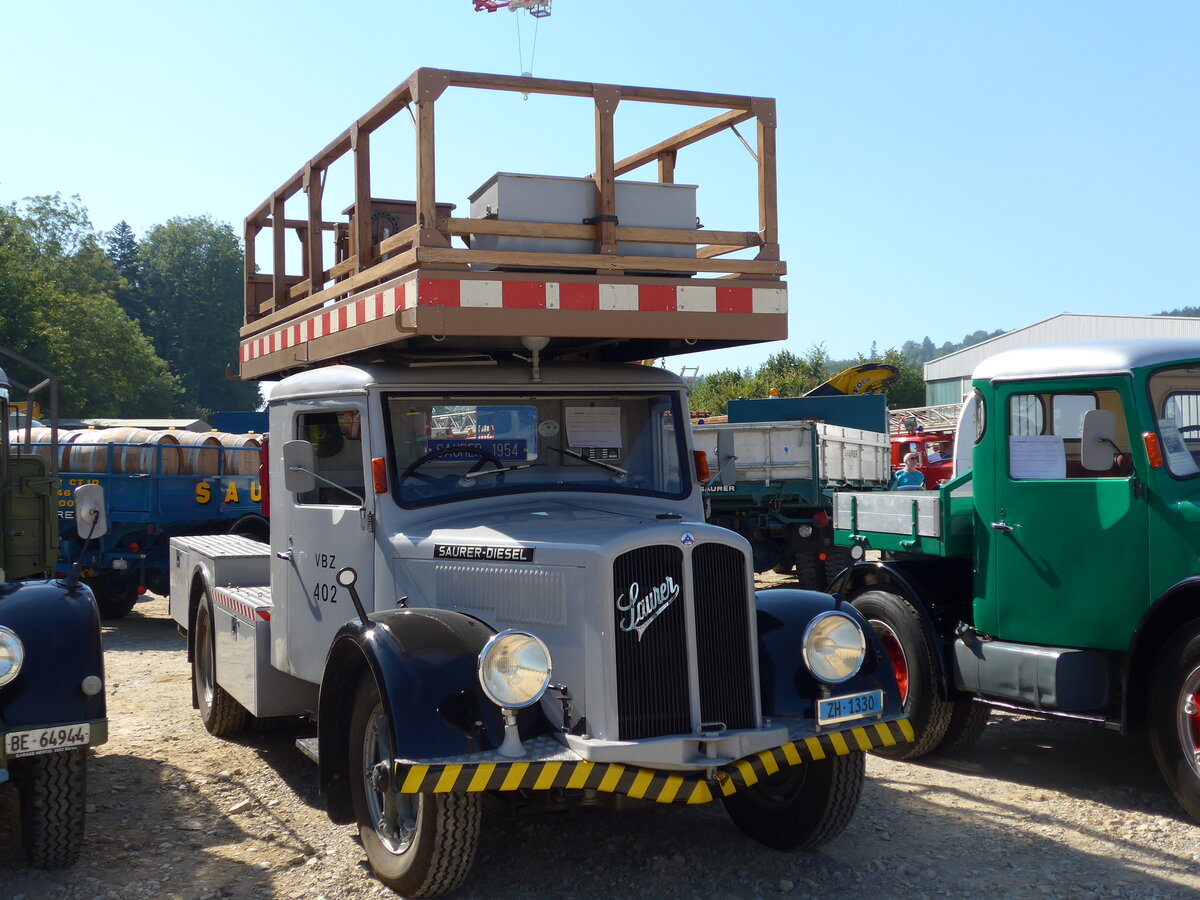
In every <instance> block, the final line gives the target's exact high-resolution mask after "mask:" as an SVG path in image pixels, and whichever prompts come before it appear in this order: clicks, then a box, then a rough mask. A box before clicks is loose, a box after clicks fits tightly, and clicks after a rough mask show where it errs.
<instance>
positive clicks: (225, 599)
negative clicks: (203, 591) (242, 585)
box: [213, 588, 271, 623]
mask: <svg viewBox="0 0 1200 900" xmlns="http://www.w3.org/2000/svg"><path fill="white" fill-rule="evenodd" d="M213 601H214V602H215V603H216V604H217V606H220V607H221V608H222V609H224V610H225V611H226V612H228V613H232V614H233V615H235V616H238V617H239V618H241V619H242V620H244V621H246V622H250V623H253V622H254V618H255V616H256V615H257V616H258V618H260V619H263V620H264V621H268V622H269V621H270V620H271V609H270V607H262V606H255V605H253V604H251V603H247V602H246V601H245V600H243V599H242V598H241V597H238V596H237V595H236V594H232V593H230V592H229V591H227V590H225V589H224V588H216V589H214V590H213Z"/></svg>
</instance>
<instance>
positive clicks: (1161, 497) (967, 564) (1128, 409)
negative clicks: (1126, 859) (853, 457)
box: [835, 340, 1200, 818]
mask: <svg viewBox="0 0 1200 900" xmlns="http://www.w3.org/2000/svg"><path fill="white" fill-rule="evenodd" d="M973 381H974V392H973V395H972V396H971V397H970V399H969V400H968V403H967V408H966V409H965V410H964V416H963V421H964V422H970V423H973V429H972V433H971V434H968V435H963V434H960V435H959V442H960V446H962V445H964V444H968V443H969V456H970V468H969V469H968V470H966V471H963V472H962V474H959V475H958V476H956V477H955V478H954V479H953V480H952V481H950V482H948V483H947V484H946V485H944V486H943V487H942V488H941V489H940V490H939V491H938V492H937V493H936V494H933V493H931V494H930V495H929V496H927V497H908V496H892V497H883V498H868V497H865V496H861V495H860V496H858V497H853V498H850V497H848V498H846V500H845V502H844V505H843V506H842V507H841V508H840V509H839V511H838V513H837V516H836V521H835V526H836V527H837V529H838V535H839V540H841V541H843V542H845V543H848V544H851V545H853V546H855V547H857V548H859V549H860V550H862V549H867V548H873V549H877V550H881V551H884V552H885V553H886V554H888V555H890V556H892V557H893V558H891V559H889V560H885V561H884V562H881V563H878V564H874V565H872V564H866V565H861V566H857V567H855V569H854V570H852V571H851V572H849V573H847V575H846V576H845V578H844V579H843V580H842V583H841V584H840V587H841V589H842V590H843V591H845V592H846V593H847V594H848V595H849V596H850V597H851V598H852V599H853V602H854V603H855V604H856V605H857V606H858V607H859V608H860V609H862V610H864V611H865V613H866V614H867V615H868V618H871V619H873V621H874V622H875V623H877V624H878V630H880V632H881V634H883V635H884V640H885V644H886V645H888V646H889V647H890V648H891V655H892V657H893V662H894V663H895V665H896V667H897V671H898V673H901V674H902V676H903V677H905V678H907V681H908V683H909V685H910V689H909V698H910V708H911V709H913V710H916V708H917V707H918V706H919V707H920V711H919V714H917V715H914V720H915V724H916V728H917V732H918V740H917V742H916V744H914V745H913V746H914V748H916V750H917V751H922V750H924V751H928V750H931V749H934V748H936V747H937V746H938V745H939V743H940V742H942V741H944V740H945V739H946V734H947V728H948V723H949V722H951V721H953V720H954V717H955V716H958V718H959V720H960V721H966V719H967V718H972V719H974V720H975V721H976V722H978V721H979V720H980V718H981V715H982V713H981V710H985V709H986V706H980V705H979V704H978V703H974V704H973V703H972V702H971V701H972V700H975V701H981V702H982V703H983V704H990V705H992V706H1009V707H1014V708H1018V709H1022V710H1029V711H1034V712H1040V713H1044V714H1046V715H1050V716H1055V715H1061V716H1070V717H1075V718H1080V717H1082V718H1086V719H1090V720H1093V721H1096V722H1098V723H1103V724H1108V725H1110V726H1112V727H1115V728H1120V729H1121V730H1123V731H1127V732H1148V733H1149V736H1150V740H1151V743H1152V745H1153V747H1154V751H1155V754H1156V757H1157V760H1158V763H1159V767H1160V769H1161V771H1162V774H1163V777H1164V779H1165V780H1166V781H1167V783H1168V784H1169V785H1170V787H1171V789H1172V791H1173V792H1174V793H1175V795H1176V797H1177V798H1178V799H1179V801H1180V803H1181V804H1182V805H1183V807H1184V808H1185V809H1187V811H1188V812H1189V813H1191V814H1192V815H1193V816H1195V817H1197V818H1200V717H1198V714H1197V711H1196V710H1197V703H1198V702H1200V593H1197V590H1196V584H1197V580H1198V578H1200V567H1198V565H1197V559H1198V557H1200V530H1198V529H1197V523H1200V515H1197V514H1196V510H1197V509H1198V508H1200V507H1198V506H1197V502H1198V501H1200V465H1198V463H1197V460H1198V459H1200V348H1198V347H1197V346H1196V344H1195V343H1194V342H1187V341H1170V340H1159V341H1123V342H1103V343H1101V342H1097V343H1080V344H1074V345H1060V346H1051V347H1031V348H1025V349H1022V350H1018V351H1012V352H1009V353H1004V354H999V355H997V356H995V357H993V358H991V359H989V360H987V361H986V362H984V363H983V364H981V365H980V366H979V368H978V369H977V370H976V371H975V373H974V378H973ZM960 463H961V460H960ZM914 623H915V625H917V626H920V627H919V628H918V627H911V626H913V625H914ZM912 704H916V706H912ZM978 727H982V725H981V724H980V725H979V726H978ZM967 730H968V731H970V732H974V733H976V734H977V730H978V729H977V728H976V727H975V726H974V725H973V726H971V727H970V728H968V729H967ZM951 736H952V737H953V736H954V734H953V732H951Z"/></svg>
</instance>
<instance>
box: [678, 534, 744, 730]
mask: <svg viewBox="0 0 1200 900" xmlns="http://www.w3.org/2000/svg"><path fill="white" fill-rule="evenodd" d="M745 565H746V561H745V557H743V556H742V554H741V553H739V552H738V551H737V550H735V549H734V548H733V547H726V546H724V545H723V544H700V545H698V546H697V547H696V549H695V550H694V551H693V553H692V572H693V584H694V594H695V601H694V603H695V609H696V654H697V658H698V659H699V661H700V666H699V669H700V718H701V720H702V721H703V722H724V723H725V724H726V725H727V726H728V727H730V728H752V727H753V726H754V725H755V723H756V722H757V721H758V716H757V714H756V710H755V709H754V684H753V681H752V679H753V678H754V671H753V659H754V658H753V656H752V655H751V653H750V618H749V616H748V615H747V608H746V607H747V605H746V572H745Z"/></svg>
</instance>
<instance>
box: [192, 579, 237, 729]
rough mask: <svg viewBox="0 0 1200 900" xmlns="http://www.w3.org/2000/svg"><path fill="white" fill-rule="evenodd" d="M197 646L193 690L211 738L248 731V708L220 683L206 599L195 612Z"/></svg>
mask: <svg viewBox="0 0 1200 900" xmlns="http://www.w3.org/2000/svg"><path fill="white" fill-rule="evenodd" d="M195 632H196V643H195V646H194V647H193V648H192V690H193V691H195V693H196V701H197V702H198V703H199V706H200V718H201V719H202V720H203V721H204V727H205V728H206V729H207V730H208V733H209V734H213V735H216V736H217V737H230V736H232V735H235V734H238V733H239V732H240V731H241V730H242V729H243V728H245V727H246V716H247V713H246V708H245V707H244V706H242V705H241V704H240V703H238V702H237V701H236V700H234V699H233V698H232V697H231V696H229V693H228V692H227V691H226V690H225V688H223V687H221V685H219V684H218V683H217V639H216V635H215V634H214V633H213V610H212V601H211V600H209V599H208V598H205V599H203V600H201V601H200V606H199V608H198V609H197V610H196V628H195Z"/></svg>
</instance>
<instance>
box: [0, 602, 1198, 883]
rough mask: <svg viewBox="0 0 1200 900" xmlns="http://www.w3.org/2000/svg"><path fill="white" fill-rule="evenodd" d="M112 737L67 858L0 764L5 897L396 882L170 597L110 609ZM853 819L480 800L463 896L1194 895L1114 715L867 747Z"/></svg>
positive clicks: (1192, 852)
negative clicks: (876, 753) (337, 818)
mask: <svg viewBox="0 0 1200 900" xmlns="http://www.w3.org/2000/svg"><path fill="white" fill-rule="evenodd" d="M105 647H106V661H107V677H108V698H109V716H110V724H111V730H110V740H109V743H107V744H105V745H104V746H102V747H100V748H98V749H97V750H96V751H95V753H94V755H93V757H92V760H91V764H90V768H89V779H90V787H89V816H88V834H87V839H86V844H85V846H84V849H83V856H82V858H81V860H80V862H79V863H78V865H76V866H75V867H74V868H73V869H69V870H63V871H54V872H39V871H36V870H31V869H29V868H27V867H26V866H25V865H24V863H23V861H22V859H21V856H20V851H19V843H20V842H19V835H18V834H17V828H18V826H17V824H16V797H15V791H14V790H13V789H12V786H11V785H0V898H5V900H42V898H81V900H118V898H119V900H126V898H141V897H154V898H159V897H162V898H184V900H207V898H212V900H216V898H255V897H282V898H297V900H299V898H305V900H310V898H311V900H320V898H324V900H343V898H369V897H394V896H395V895H394V894H392V893H391V892H390V891H388V890H387V889H385V888H383V887H382V886H381V885H379V884H378V883H377V882H375V881H374V880H373V879H372V878H371V876H370V873H369V871H368V870H367V868H366V864H365V857H364V855H363V852H362V849H361V847H360V846H359V845H358V842H357V837H356V834H355V829H353V828H352V827H346V826H334V825H331V824H330V822H329V820H328V818H327V817H326V816H325V813H324V811H323V807H322V803H321V798H320V797H319V796H318V795H317V793H316V790H315V788H314V782H315V775H316V769H315V767H314V766H313V765H312V764H311V763H309V762H308V761H307V760H306V759H305V758H304V757H302V756H301V755H300V754H299V753H298V752H297V751H296V750H295V749H294V747H293V741H294V739H295V737H296V735H297V731H296V729H295V728H294V727H292V726H287V727H279V726H273V727H270V728H260V729H259V730H258V731H256V732H253V733H251V734H249V735H247V736H246V737H244V738H242V739H239V740H237V741H224V740H220V739H217V738H213V737H211V736H209V735H208V734H207V733H206V732H205V731H204V729H203V727H202V725H201V724H200V719H199V715H198V714H197V713H196V712H195V711H194V710H193V709H192V708H191V703H190V689H189V681H188V674H189V673H188V665H187V661H186V657H185V653H184V642H183V640H182V639H181V638H180V637H179V636H178V634H177V633H176V631H175V626H174V623H173V622H171V620H170V618H169V616H168V614H167V608H166V601H165V600H162V599H151V600H150V601H149V602H144V603H142V604H139V606H138V607H137V608H136V609H135V611H134V612H133V613H132V614H131V615H130V616H129V617H128V618H127V619H124V620H122V621H120V622H118V623H115V624H114V625H112V626H110V627H106V628H105ZM868 776H869V777H868V781H867V785H866V788H865V791H864V794H863V799H862V803H861V805H860V806H859V809H858V813H857V814H856V816H855V818H854V821H853V822H852V823H851V825H850V827H849V829H848V830H847V831H846V833H845V834H843V835H842V836H841V837H840V838H839V839H837V840H836V841H834V842H833V843H832V844H831V845H829V846H827V847H825V848H823V849H822V850H820V851H818V852H815V853H792V854H786V853H780V852H777V851H773V850H769V849H767V848H764V847H762V846H760V845H758V844H755V843H753V842H752V841H750V840H748V839H746V838H744V837H742V836H741V834H740V833H739V832H738V831H737V830H736V829H735V828H734V826H733V825H732V824H731V823H730V821H729V819H728V818H727V816H726V815H725V813H724V810H723V808H722V807H721V805H720V804H719V803H717V804H713V805H709V806H705V807H698V808H692V809H684V808H674V807H669V808H654V807H650V808H644V809H637V810H631V811H625V812H621V813H617V812H613V811H609V810H601V809H590V810H580V811H579V812H577V813H572V814H569V815H560V816H553V817H543V818H537V819H525V820H519V821H513V820H508V819H503V818H499V817H491V816H485V819H484V825H483V836H482V839H481V842H480V847H479V854H478V857H477V859H476V863H475V867H474V869H473V870H472V873H471V876H470V878H469V879H468V881H467V884H466V886H465V887H464V888H463V889H462V890H461V891H460V892H459V894H458V895H457V896H459V897H464V898H485V897H486V898H489V900H495V898H507V897H514V898H516V897H558V896H573V897H579V898H602V897H603V898H608V897H613V896H622V895H626V896H654V897H655V898H671V897H697V896H701V895H703V896H706V897H710V898H714V897H715V898H720V897H764V898H774V897H794V898H805V897H813V898H816V897H831V896H875V897H882V898H891V897H898V898H899V897H979V896H984V895H987V894H992V895H995V896H1003V897H1036V898H1044V897H1050V898H1099V897H1137V898H1156V897H1157V898H1176V897H1197V896H1200V843H1198V842H1197V840H1196V838H1197V834H1198V832H1197V830H1196V826H1195V825H1193V824H1191V822H1190V821H1189V820H1187V819H1186V818H1185V817H1184V816H1183V814H1182V813H1181V812H1180V811H1179V809H1178V808H1177V807H1176V805H1175V803H1174V801H1173V799H1172V798H1171V796H1170V794H1169V793H1168V791H1167V790H1166V788H1165V787H1164V786H1163V785H1162V784H1161V782H1160V781H1159V778H1158V774H1157V771H1156V769H1155V767H1154V762H1153V759H1152V757H1151V755H1150V752H1149V749H1148V748H1147V747H1146V746H1145V745H1144V744H1142V743H1139V742H1135V741H1131V740H1125V739H1123V738H1121V737H1120V736H1118V735H1116V734H1113V733H1111V732H1107V731H1104V730H1102V729H1099V728H1096V727H1092V726H1085V725H1076V724H1070V723H1057V722H1055V723H1048V722H1043V721H1040V720H1037V719H1032V718H1026V717H1020V716H1010V715H1002V716H998V717H997V718H996V719H995V721H994V722H993V724H992V725H990V726H989V727H988V729H987V731H986V732H985V734H984V737H983V739H982V740H981V742H980V744H979V745H978V747H977V748H976V749H975V750H974V751H972V752H971V753H970V754H969V755H968V756H965V757H963V758H957V759H941V760H938V761H936V762H923V763H919V764H913V763H895V762H889V761H887V760H882V759H877V758H874V757H872V758H871V759H870V761H869V763H868Z"/></svg>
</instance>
